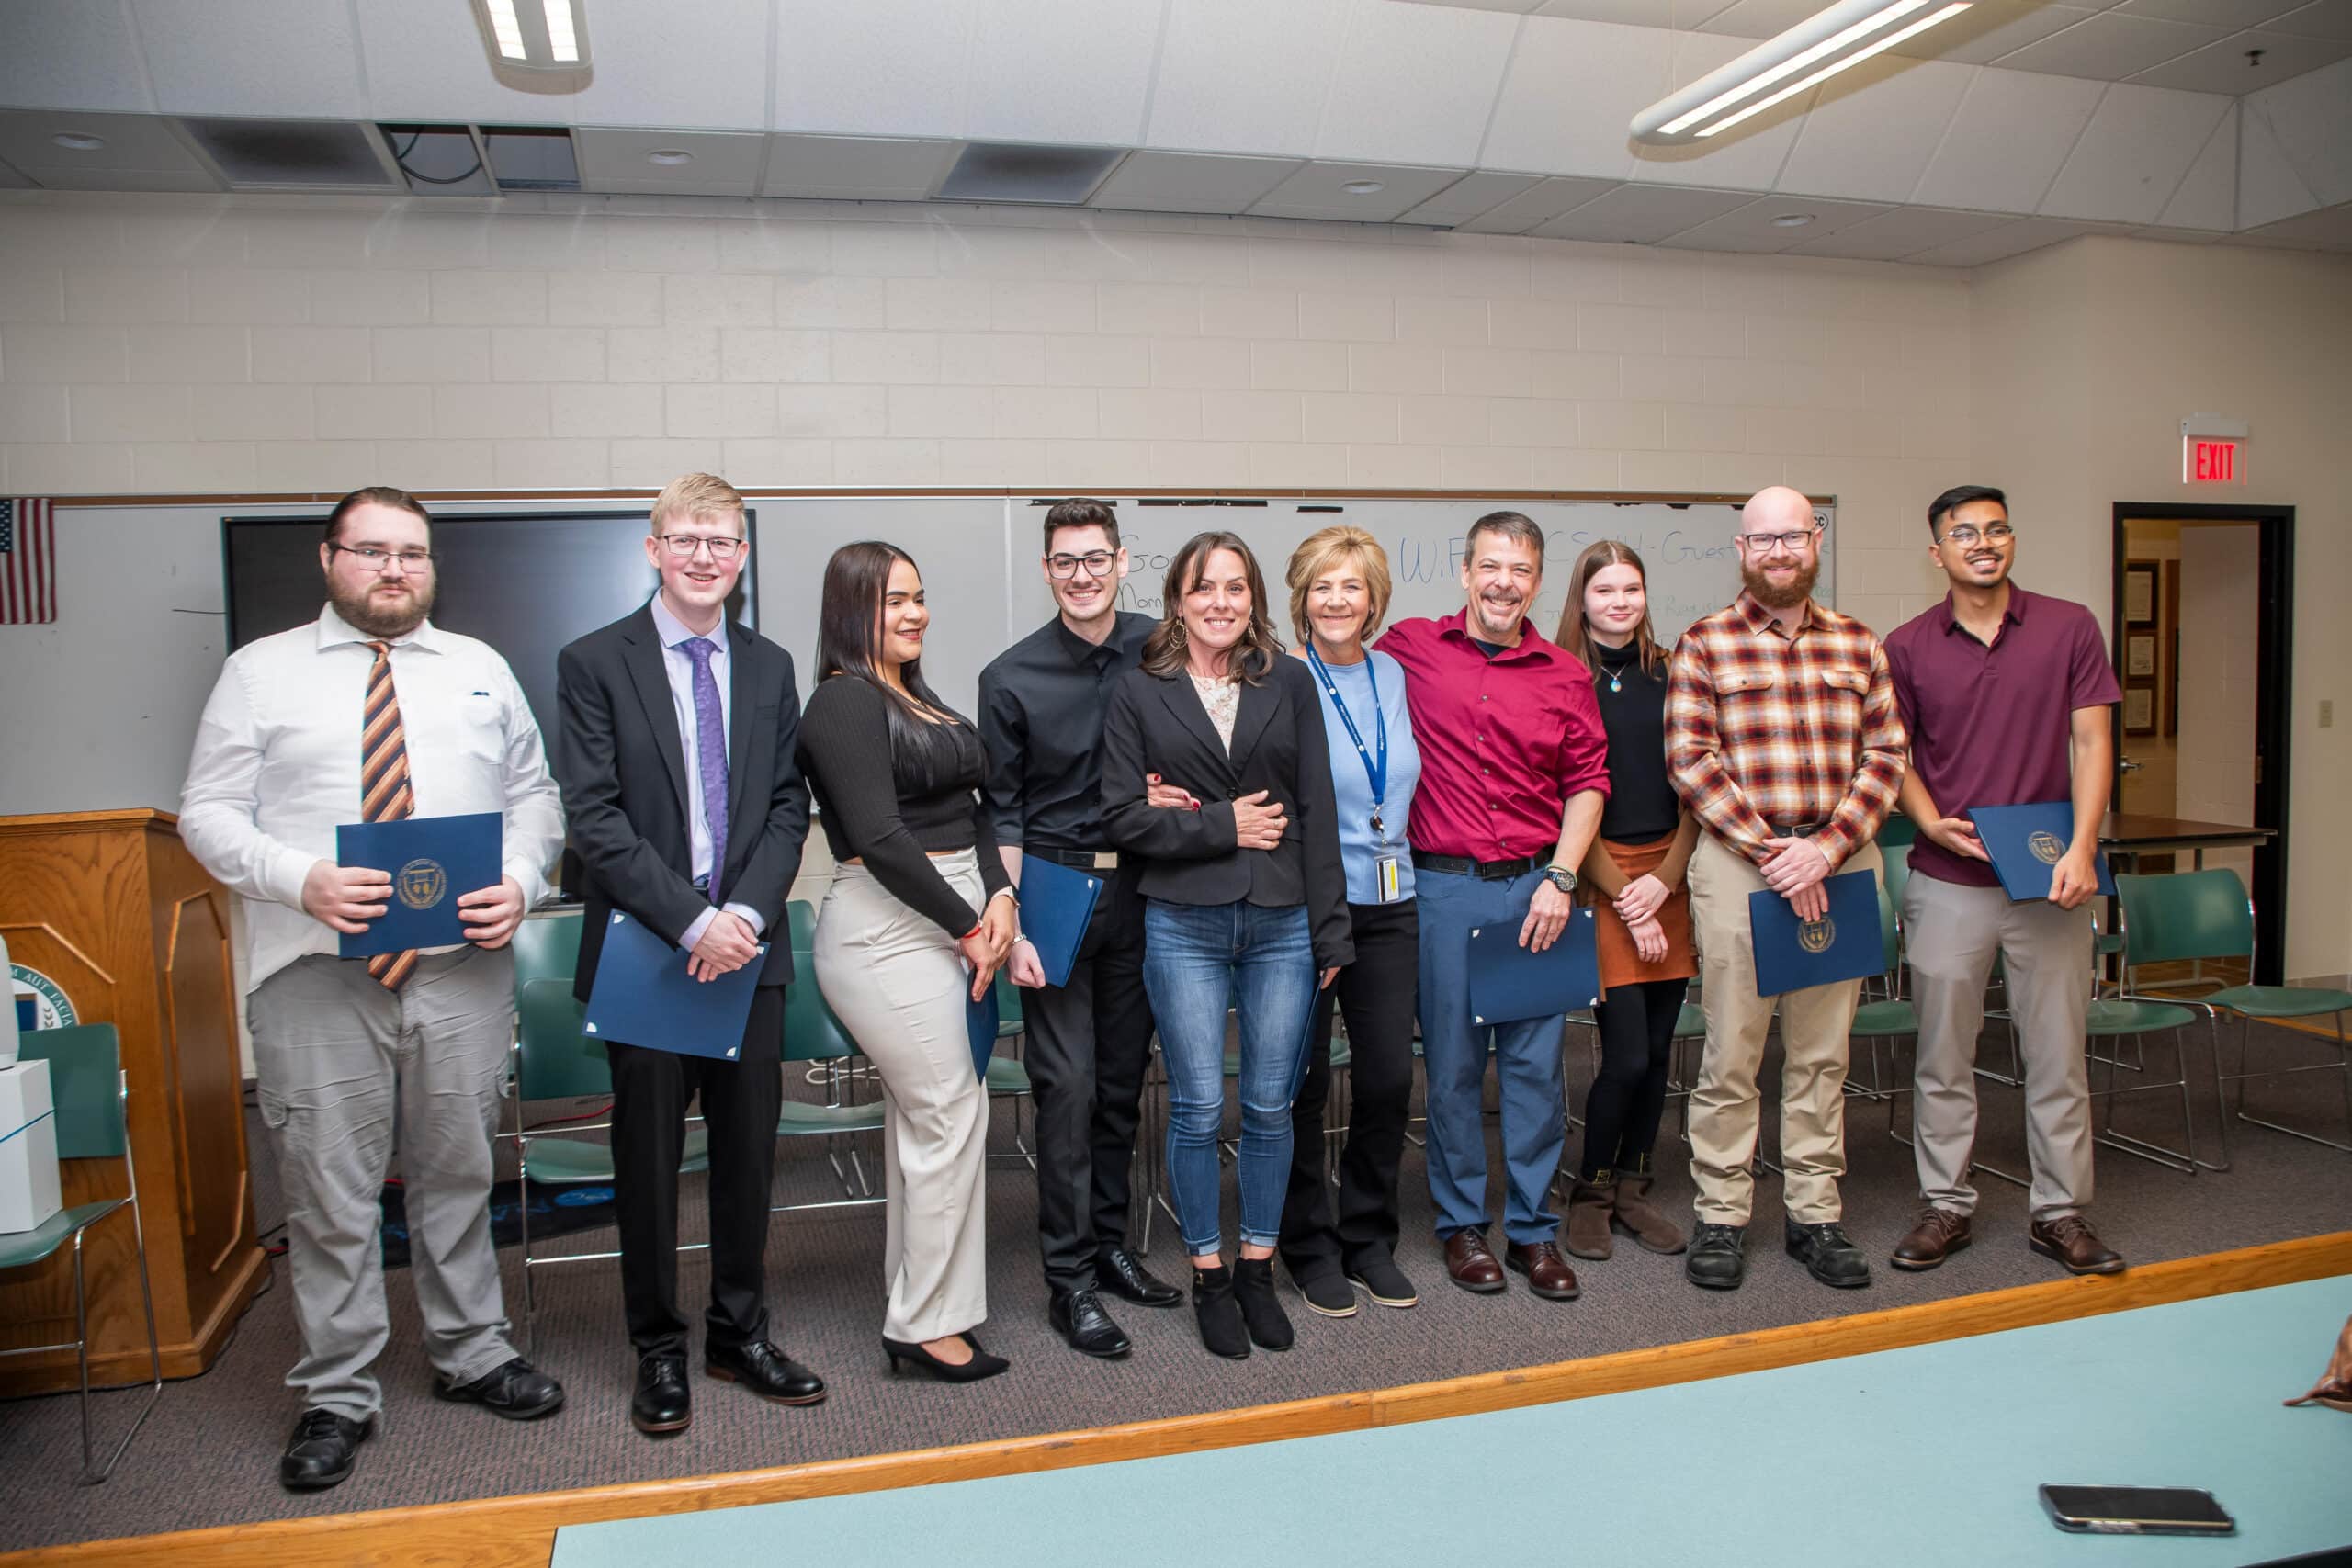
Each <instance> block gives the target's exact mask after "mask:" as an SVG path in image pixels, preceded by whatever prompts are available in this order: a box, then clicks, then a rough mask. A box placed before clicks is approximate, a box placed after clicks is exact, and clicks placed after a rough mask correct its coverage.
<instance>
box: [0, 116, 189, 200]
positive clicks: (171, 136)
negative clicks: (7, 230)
mask: <svg viewBox="0 0 2352 1568" xmlns="http://www.w3.org/2000/svg"><path fill="white" fill-rule="evenodd" d="M62 133H79V134H82V135H86V136H96V137H100V138H102V139H103V140H104V141H105V143H106V145H105V146H103V147H98V148H96V149H93V150H92V151H90V152H68V151H67V150H66V149H64V148H62V147H60V146H58V145H57V144H56V143H55V142H54V141H51V138H52V137H54V136H57V135H60V134H62ZM0 159H5V160H6V162H8V163H9V164H13V165H15V166H16V168H17V170H18V171H19V172H21V173H23V174H24V175H28V176H29V177H30V178H31V179H32V180H33V181H34V183H36V184H38V185H43V186H49V187H50V188H51V189H54V190H218V189H220V182H219V181H218V180H216V179H214V178H213V176H212V172H211V170H210V169H209V167H207V166H206V164H205V163H204V160H203V159H201V158H199V157H198V156H197V155H196V153H195V152H193V151H191V150H190V149H189V147H188V145H187V142H185V141H181V140H180V139H179V137H178V136H177V135H176V134H175V132H174V131H173V130H172V127H171V124H170V122H169V121H167V120H164V119H159V118H155V117H154V116H152V115H130V114H120V115H117V114H74V113H72V112H69V111H66V110H62V109H0ZM141 175H156V176H159V179H158V183H156V184H154V185H153V186H143V185H141V184H140V183H139V179H140V176H141ZM161 176H169V177H168V178H162V177H161Z"/></svg>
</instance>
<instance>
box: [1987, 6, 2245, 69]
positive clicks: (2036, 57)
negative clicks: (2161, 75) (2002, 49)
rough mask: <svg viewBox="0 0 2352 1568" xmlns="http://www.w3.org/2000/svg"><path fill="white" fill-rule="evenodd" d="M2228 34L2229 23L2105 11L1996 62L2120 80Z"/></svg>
mask: <svg viewBox="0 0 2352 1568" xmlns="http://www.w3.org/2000/svg"><path fill="white" fill-rule="evenodd" d="M2228 36H2229V30H2228V29H2227V28H2200V27H2196V26H2193V25H2191V24H2189V23H2188V22H2162V21H2157V20H2156V19H2155V18H2154V17H2127V16H2125V15H2123V14H2122V13H2120V12H2118V11H2102V12H2100V13H2099V14H2098V15H2097V16H2094V17H2085V18H2083V19H2082V20H2081V21H2079V22H2076V23H2075V25H2074V26H2073V27H2070V28H2066V29H2065V30H2064V32H2056V33H2052V34H2051V35H2050V36H2049V37H2048V38H2046V39H2041V40H2040V41H2039V42H2036V43H2030V44H2028V45H2026V46H2025V47H2024V48H2023V49H2020V50H2018V51H2014V52H2013V53H2009V54H2005V55H2003V56H2001V57H2000V58H1999V59H1998V60H1996V61H1995V62H1993V63H1995V64H1996V65H2000V66H2003V67H2006V68H2007V69H2008V70H2011V71H2046V72H2051V73H2054V74H2056V75H2060V76H2086V77H2089V78H2091V79H2092V80H2094V81H2099V82H2120V81H2121V80H2122V79H2123V78H2124V77H2126V76H2130V75H2133V74H2135V73H2139V72H2142V71H2145V70H2146V69H2148V67H2150V66H2151V65H2161V64H2163V63H2164V62H2165V61H2167V60H2172V59H2175V58H2177V57H2178V56H2180V55H2184V54H2187V53H2188V51H2190V50H2192V49H2202V48H2204V47H2205V46H2206V45H2207V44H2209V43H2212V42H2214V41H2215V40H2217V39H2223V38H2227V37H2228Z"/></svg>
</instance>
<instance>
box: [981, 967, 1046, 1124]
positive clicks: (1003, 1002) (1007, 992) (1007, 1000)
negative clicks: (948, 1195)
mask: <svg viewBox="0 0 2352 1568" xmlns="http://www.w3.org/2000/svg"><path fill="white" fill-rule="evenodd" d="M1027 1032H1028V1024H1027V1022H1026V1021H1025V1020H1024V1019H1023V1015H1022V1011H1021V987H1018V986H1016V985H1014V984H1013V983H1012V977H1011V976H1007V975H1005V974H1004V973H1003V972H1002V971H1001V970H1000V971H999V972H998V974H997V977H996V1037H997V1049H996V1051H995V1053H994V1054H993V1055H990V1056H989V1071H988V1088H989V1099H990V1100H1011V1101H1012V1147H1013V1150H1014V1152H1013V1153H1012V1154H1010V1155H1001V1156H999V1155H991V1156H989V1157H990V1158H991V1159H1007V1160H1012V1161H1015V1162H1018V1163H1021V1164H1025V1165H1027V1166H1028V1168H1030V1169H1031V1170H1035V1169H1036V1168H1037V1156H1036V1152H1035V1150H1033V1149H1031V1148H1030V1146H1029V1144H1028V1141H1027V1140H1026V1139H1024V1138H1023V1136H1022V1135H1021V1102H1022V1101H1023V1100H1027V1099H1029V1098H1031V1096H1032V1094H1033V1092H1034V1091H1033V1090H1032V1089H1031V1087H1030V1083H1029V1069H1028V1068H1027V1067H1025V1066H1023V1065H1022V1061H1021V1053H1020V1050H1019V1047H1018V1046H1016V1047H1015V1048H1014V1049H1012V1050H1010V1051H1008V1050H1006V1049H1005V1048H1004V1042H1006V1041H1008V1040H1011V1041H1017V1042H1021V1043H1026V1040H1025V1036H1026V1034H1027Z"/></svg>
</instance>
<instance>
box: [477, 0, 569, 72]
mask: <svg viewBox="0 0 2352 1568" xmlns="http://www.w3.org/2000/svg"><path fill="white" fill-rule="evenodd" d="M584 4H585V0H473V7H474V19H475V20H476V21H477V22H478V23H480V24H481V31H482V39H483V41H484V43H485V44H486V45H487V46H488V47H489V50H490V61H491V64H492V67H493V68H496V69H498V70H501V71H524V72H543V73H554V74H558V75H563V74H577V73H584V72H585V71H586V69H587V66H588V17H587V15H586V13H585V12H584V10H583V9H582V7H583V6H584ZM582 85H584V83H583V84H582Z"/></svg>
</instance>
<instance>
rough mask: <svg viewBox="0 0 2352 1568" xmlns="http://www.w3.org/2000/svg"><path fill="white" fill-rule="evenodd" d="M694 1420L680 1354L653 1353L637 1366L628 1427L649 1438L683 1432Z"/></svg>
mask: <svg viewBox="0 0 2352 1568" xmlns="http://www.w3.org/2000/svg"><path fill="white" fill-rule="evenodd" d="M694 1418H695V1407H694V1395H693V1393H690V1392H689V1391H688V1390H687V1388H686V1357H685V1352H684V1351H682V1350H673V1351H656V1352H655V1353H654V1354H652V1355H650V1356H647V1357H645V1358H644V1359H641V1360H639V1362H638V1363H637V1392H636V1393H634V1394H631V1395H630V1396H629V1402H628V1420H629V1425H630V1426H632V1427H636V1428H637V1429H638V1430H639V1431H640V1432H643V1433H644V1434H645V1435H646V1436H647V1437H649V1438H658V1437H661V1436H662V1435H664V1434H666V1433H670V1432H683V1431H684V1430H685V1429H686V1427H687V1426H688V1425H689V1424H690V1423H691V1422H692V1421H693V1420H694Z"/></svg>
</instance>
